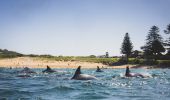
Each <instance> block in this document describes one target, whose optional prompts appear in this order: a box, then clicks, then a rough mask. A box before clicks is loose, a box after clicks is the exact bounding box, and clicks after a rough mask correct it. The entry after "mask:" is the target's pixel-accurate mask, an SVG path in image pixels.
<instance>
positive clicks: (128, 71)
mask: <svg viewBox="0 0 170 100" xmlns="http://www.w3.org/2000/svg"><path fill="white" fill-rule="evenodd" d="M129 73H130V70H129V66H127V67H126V73H125V76H128V75H129Z"/></svg>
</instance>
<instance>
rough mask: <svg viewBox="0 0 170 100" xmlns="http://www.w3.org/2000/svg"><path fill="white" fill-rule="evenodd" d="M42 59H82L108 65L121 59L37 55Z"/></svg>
mask: <svg viewBox="0 0 170 100" xmlns="http://www.w3.org/2000/svg"><path fill="white" fill-rule="evenodd" d="M37 59H41V60H53V61H81V62H95V63H102V64H106V65H111V64H112V63H115V62H117V61H118V60H119V58H90V57H73V56H59V57H54V56H51V57H50V56H48V57H37Z"/></svg>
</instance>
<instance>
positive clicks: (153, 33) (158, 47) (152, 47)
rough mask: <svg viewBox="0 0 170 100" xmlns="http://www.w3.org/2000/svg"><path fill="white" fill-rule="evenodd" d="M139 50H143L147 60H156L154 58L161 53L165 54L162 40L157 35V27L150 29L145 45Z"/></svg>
mask: <svg viewBox="0 0 170 100" xmlns="http://www.w3.org/2000/svg"><path fill="white" fill-rule="evenodd" d="M141 49H143V51H144V55H145V57H146V58H147V59H156V56H158V55H160V54H161V52H165V49H164V47H163V40H162V37H161V35H159V28H158V27H157V26H152V27H151V29H150V30H149V34H148V35H147V38H146V44H145V45H144V46H143V47H141Z"/></svg>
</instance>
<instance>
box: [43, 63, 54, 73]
mask: <svg viewBox="0 0 170 100" xmlns="http://www.w3.org/2000/svg"><path fill="white" fill-rule="evenodd" d="M42 72H43V73H53V72H56V71H55V70H52V69H51V68H50V67H49V66H48V65H47V69H45V70H43V71H42Z"/></svg>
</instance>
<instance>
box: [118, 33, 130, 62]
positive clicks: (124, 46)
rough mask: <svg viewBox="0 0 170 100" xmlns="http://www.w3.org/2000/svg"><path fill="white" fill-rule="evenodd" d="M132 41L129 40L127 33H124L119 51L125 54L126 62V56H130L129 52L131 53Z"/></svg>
mask: <svg viewBox="0 0 170 100" xmlns="http://www.w3.org/2000/svg"><path fill="white" fill-rule="evenodd" d="M132 49H133V46H132V42H131V41H130V37H129V34H128V33H126V34H125V37H124V40H123V43H122V47H121V53H122V54H125V55H126V61H127V62H128V58H129V56H130V54H131V53H132Z"/></svg>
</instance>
